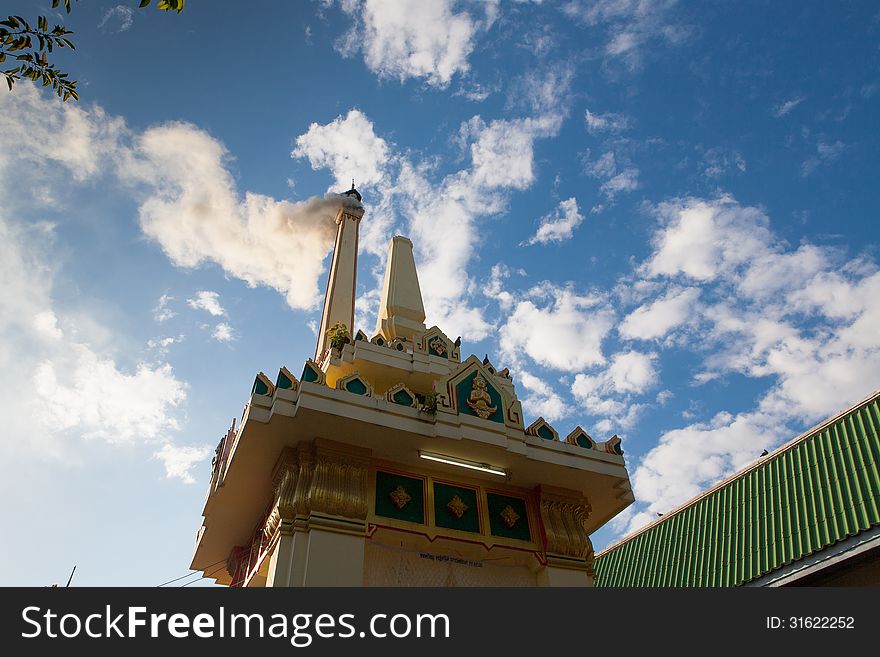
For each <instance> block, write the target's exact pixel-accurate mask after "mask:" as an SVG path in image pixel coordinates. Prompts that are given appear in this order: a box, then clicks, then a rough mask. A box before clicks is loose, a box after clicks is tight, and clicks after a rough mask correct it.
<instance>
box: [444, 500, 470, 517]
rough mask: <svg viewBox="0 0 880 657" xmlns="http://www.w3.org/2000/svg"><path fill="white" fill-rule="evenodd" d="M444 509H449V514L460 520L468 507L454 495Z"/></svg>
mask: <svg viewBox="0 0 880 657" xmlns="http://www.w3.org/2000/svg"><path fill="white" fill-rule="evenodd" d="M446 508H447V509H449V513H451V514H452V515H454V516H455V517H456V518H461V517H462V516H463V515H464V514H465V512H466V511H467V510H468V509H469V508H470V507H469V506H468V505H467V504H465V503H464V501H463V500H462V499H461V498H460V497H459V496H458V495H455V496H453V498H452V499H451V500H449V503H448V504H447V505H446Z"/></svg>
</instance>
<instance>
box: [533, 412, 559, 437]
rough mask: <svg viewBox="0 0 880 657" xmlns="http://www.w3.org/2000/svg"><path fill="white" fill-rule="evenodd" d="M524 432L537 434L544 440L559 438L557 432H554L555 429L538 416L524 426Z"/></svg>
mask: <svg viewBox="0 0 880 657" xmlns="http://www.w3.org/2000/svg"><path fill="white" fill-rule="evenodd" d="M526 434H528V435H529V436H537V437H538V438H543V439H544V440H559V434H558V433H556V429H554V428H553V427H551V426H550V424H548V423H547V421H546V420H545V419H544V418H542V417H539V418H538V419H537V420H535V421H534V422H532V423H531V424H530V425H529V426H528V427H527V428H526Z"/></svg>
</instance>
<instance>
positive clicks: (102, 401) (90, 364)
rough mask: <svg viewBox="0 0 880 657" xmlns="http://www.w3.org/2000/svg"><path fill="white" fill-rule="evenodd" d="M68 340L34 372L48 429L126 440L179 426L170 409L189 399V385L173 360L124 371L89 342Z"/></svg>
mask: <svg viewBox="0 0 880 657" xmlns="http://www.w3.org/2000/svg"><path fill="white" fill-rule="evenodd" d="M65 346H66V349H65V353H56V354H52V355H51V356H49V357H47V358H45V359H44V360H42V361H41V362H40V363H38V364H37V366H36V368H35V370H34V374H33V385H34V393H35V396H36V398H37V403H36V404H35V407H34V409H33V413H34V417H35V419H36V421H37V422H39V423H40V424H41V425H43V427H44V428H45V429H46V430H48V431H51V432H52V433H63V432H66V431H68V430H75V431H76V432H77V433H79V434H80V435H82V436H83V437H84V438H87V439H88V438H99V439H101V440H105V441H107V442H109V443H124V442H133V441H141V440H143V441H156V440H161V439H164V438H166V437H167V435H168V432H170V431H175V430H177V429H179V428H180V427H179V425H178V422H177V420H176V419H175V418H174V416H173V415H171V412H172V411H173V410H174V408H175V407H177V406H179V405H180V403H181V402H183V400H184V399H186V388H185V386H184V384H182V383H181V382H180V381H178V380H177V379H176V378H175V376H174V373H173V371H172V369H171V366H170V365H169V364H167V363H165V364H162V365H158V366H155V365H151V364H148V363H139V364H138V365H137V366H136V368H135V369H134V371H132V372H125V371H123V370H120V369H119V367H118V365H117V364H116V363H115V362H114V361H113V360H111V359H109V358H106V357H102V356H100V355H99V354H97V353H95V352H94V351H92V349H91V348H89V347H88V346H87V345H83V344H77V343H73V344H67V345H65Z"/></svg>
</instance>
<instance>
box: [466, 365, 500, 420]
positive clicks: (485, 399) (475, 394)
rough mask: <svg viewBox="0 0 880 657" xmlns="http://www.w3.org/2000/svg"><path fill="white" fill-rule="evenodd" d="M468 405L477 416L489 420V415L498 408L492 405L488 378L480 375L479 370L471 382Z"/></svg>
mask: <svg viewBox="0 0 880 657" xmlns="http://www.w3.org/2000/svg"><path fill="white" fill-rule="evenodd" d="M467 405H468V408H470V409H471V410H472V411H473V412H474V413H476V415H477V417H479V418H482V419H484V420H488V419H489V416H491V415H492V414H493V413H494V412H495V411H496V410H498V409H497V408H496V407H495V406H492V397H490V396H489V391H488V390H487V385H486V379H484V378H483V377H482V376H480V374H479V372H478V373H477V375H476V376H475V377H474V381H473V383H472V384H471V395H470V398H469V399H468V402H467Z"/></svg>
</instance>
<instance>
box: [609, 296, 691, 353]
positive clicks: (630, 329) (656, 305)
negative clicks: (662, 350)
mask: <svg viewBox="0 0 880 657" xmlns="http://www.w3.org/2000/svg"><path fill="white" fill-rule="evenodd" d="M699 296H700V290H699V289H697V288H684V289H676V288H670V289H669V291H667V293H666V295H665V296H663V297H661V298H659V299H656V300H654V301H652V302H651V303H648V304H645V305H642V306H639V307H638V308H636V309H635V310H633V311H632V312H631V313H630V314H629V315H627V316H626V318H625V319H624V320H623V322H621V324H620V326H619V327H618V331H619V332H620V335H621V336H623V337H624V338H627V339H630V340H632V339H638V340H653V339H658V338H663V337H664V336H665V335H666V334H667V333H669V331H671V330H672V329H674V328H676V327H677V326H680V325H681V324H682V323H684V322H686V321H687V320H688V319H689V318H690V316H691V314H692V310H693V306H694V304H695V303H696V301H697V299H698V298H699Z"/></svg>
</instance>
